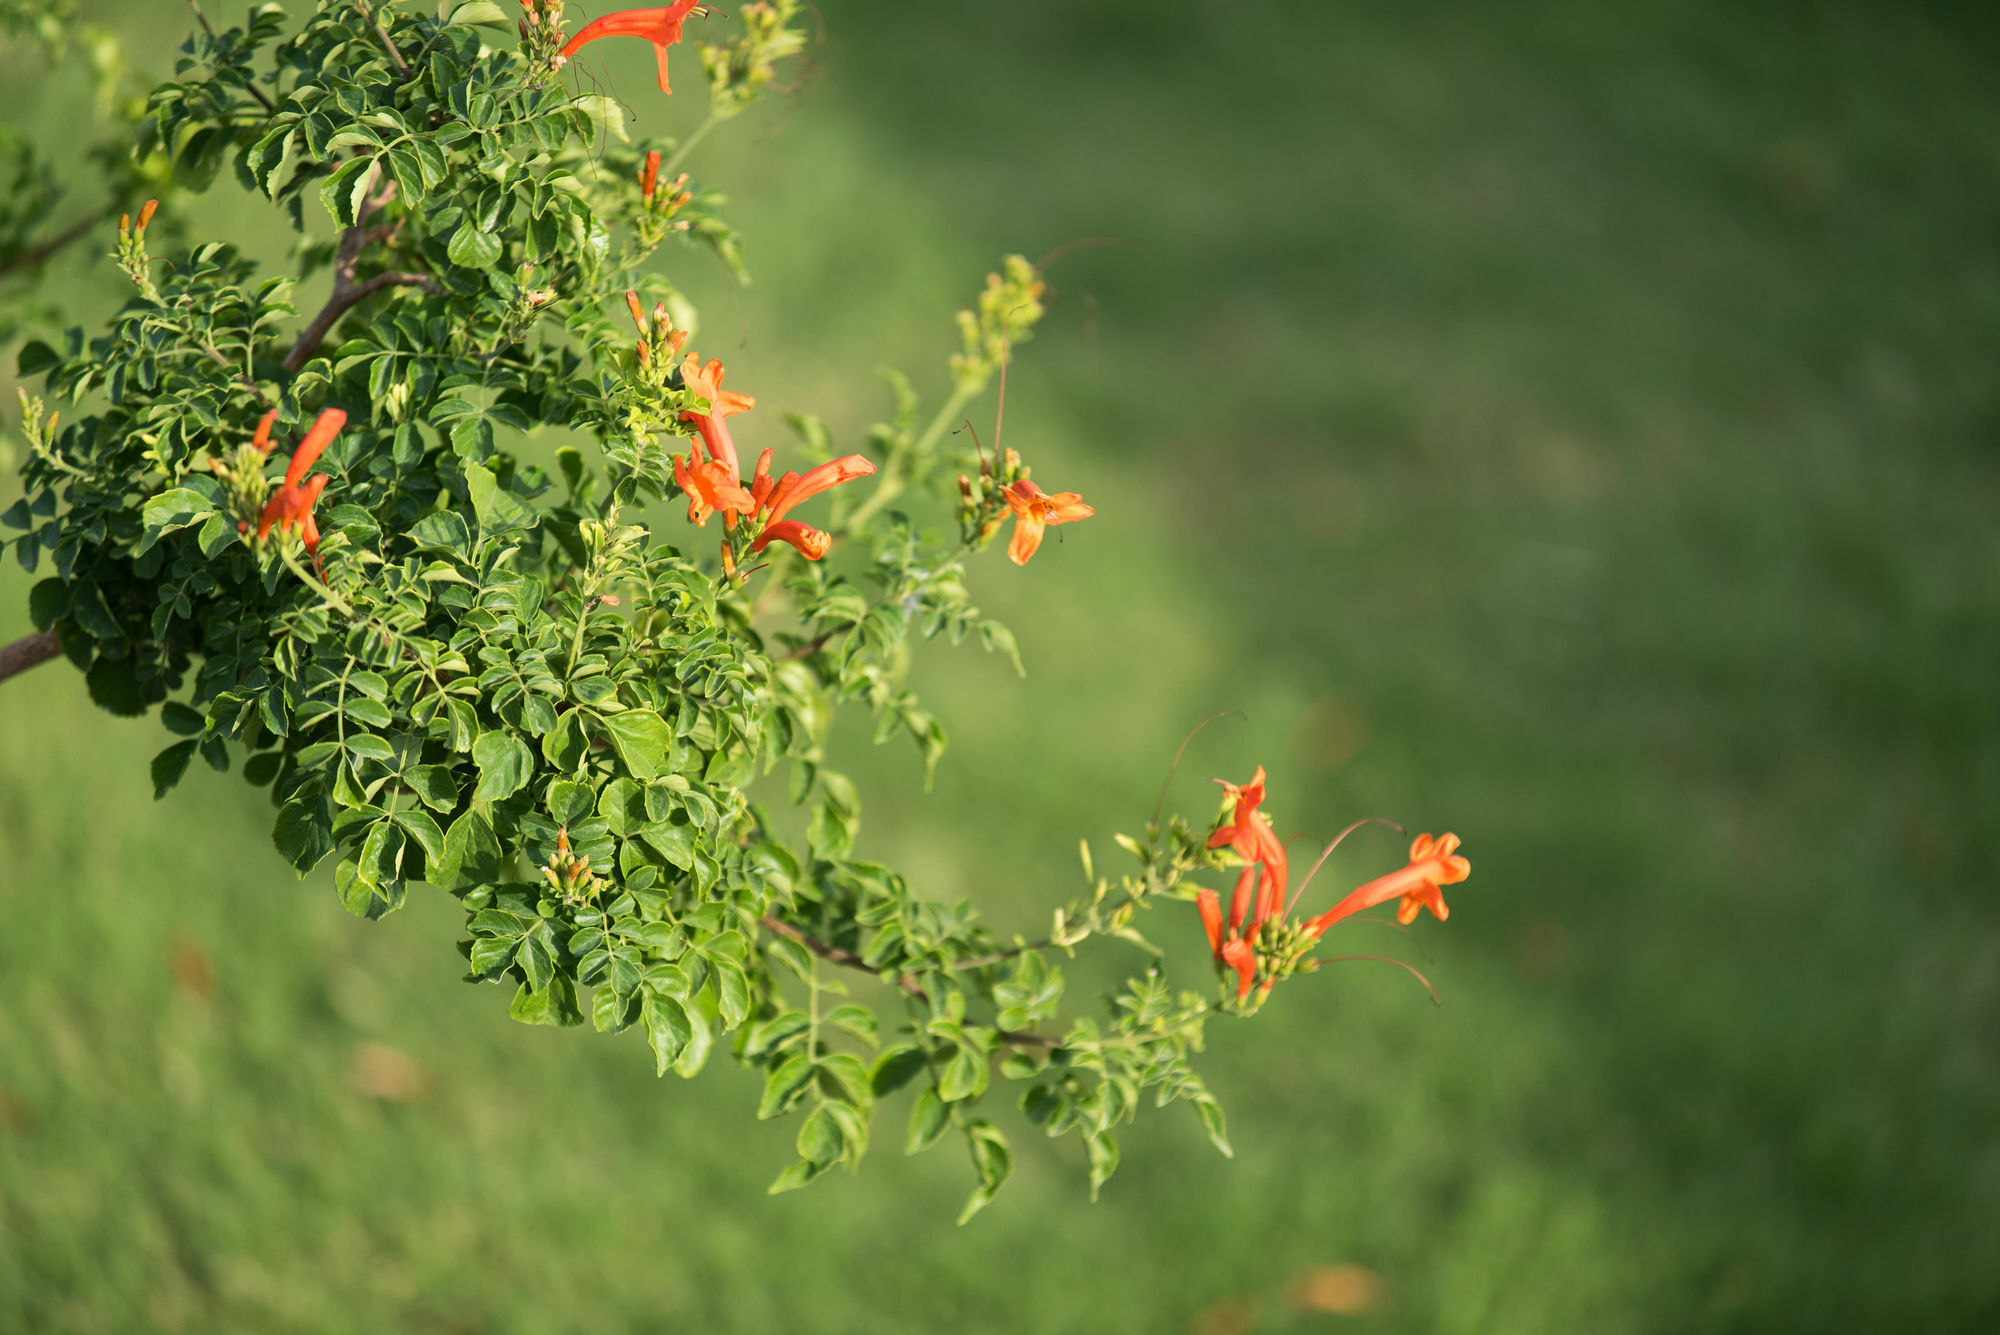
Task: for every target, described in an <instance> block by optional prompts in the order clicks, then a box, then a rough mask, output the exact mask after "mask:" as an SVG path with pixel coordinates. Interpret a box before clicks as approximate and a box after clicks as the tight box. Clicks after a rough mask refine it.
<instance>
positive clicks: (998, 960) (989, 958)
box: [953, 938, 1055, 972]
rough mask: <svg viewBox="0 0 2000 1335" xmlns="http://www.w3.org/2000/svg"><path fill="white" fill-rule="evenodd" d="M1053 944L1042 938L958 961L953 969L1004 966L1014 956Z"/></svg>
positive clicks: (963, 969)
mask: <svg viewBox="0 0 2000 1335" xmlns="http://www.w3.org/2000/svg"><path fill="white" fill-rule="evenodd" d="M1054 944H1055V941H1054V940H1052V939H1049V938H1044V939H1042V940H1040V941H1030V942H1028V944H1026V945H1025V946H1009V947H1008V948H1007V949H1005V950H995V951H992V952H991V953H989V954H985V955H974V956H973V957H972V958H971V959H969V960H960V961H959V962H958V963H957V964H956V965H955V966H953V967H955V968H957V969H959V970H960V971H961V972H962V971H965V970H968V969H984V968H985V967H986V966H987V965H989V964H1005V963H1006V962H1007V961H1008V960H1011V959H1013V958H1014V957H1015V956H1016V955H1025V954H1027V953H1028V952H1029V951H1031V950H1047V949H1048V948H1049V947H1050V946H1052V945H1054Z"/></svg>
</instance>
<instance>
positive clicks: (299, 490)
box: [252, 408, 347, 565]
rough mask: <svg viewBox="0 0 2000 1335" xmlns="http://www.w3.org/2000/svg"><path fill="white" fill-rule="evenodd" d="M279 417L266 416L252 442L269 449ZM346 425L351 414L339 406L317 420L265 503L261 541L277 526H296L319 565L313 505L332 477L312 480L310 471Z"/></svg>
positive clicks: (317, 475) (259, 523) (260, 524)
mask: <svg viewBox="0 0 2000 1335" xmlns="http://www.w3.org/2000/svg"><path fill="white" fill-rule="evenodd" d="M275 417H276V414H275V413H267V414H266V415H265V417H264V420H263V421H262V422H260V423H259V424H258V427H257V437H258V439H257V440H256V441H253V442H252V443H253V444H259V443H262V444H263V448H264V449H265V450H267V451H268V450H269V448H270V446H269V443H268V442H269V440H270V428H271V423H272V421H273V420H275ZM345 425H347V414H346V413H345V412H342V411H341V410H340V409H338V408H328V409H327V410H326V411H325V412H323V413H321V414H320V415H319V417H318V419H317V420H316V421H314V422H313V424H312V429H311V430H309V431H307V432H306V434H305V439H304V440H301V441H300V442H299V447H298V449H296V450H294V451H292V460H291V463H290V464H289V465H288V466H287V467H286V469H285V480H284V483H283V484H282V485H281V486H279V488H278V489H277V490H276V491H274V492H272V493H271V498H270V499H269V500H268V501H266V502H265V503H264V510H263V513H261V514H260V515H258V516H257V537H258V539H259V540H260V541H261V540H262V539H264V538H266V537H268V536H270V533H271V530H272V529H273V528H275V529H277V530H278V531H279V532H280V533H283V532H285V531H286V530H288V529H296V530H298V533H299V537H300V538H301V539H302V540H303V541H304V543H305V548H306V555H308V556H310V557H312V559H313V562H314V564H315V565H316V564H318V562H319V525H318V523H316V522H315V521H314V519H313V513H312V510H313V504H314V503H315V502H316V501H318V500H319V497H320V493H321V492H323V491H325V490H326V484H327V483H328V482H329V481H331V479H330V478H328V477H327V475H326V474H325V473H315V474H314V475H313V476H312V478H311V479H310V480H308V479H307V478H306V470H307V469H308V468H311V467H312V466H313V464H314V463H315V462H317V461H318V459H319V456H320V455H321V453H323V452H324V451H325V449H326V447H327V446H328V445H330V444H332V443H333V438H334V437H335V436H337V435H339V434H340V429H341V427H343V426H345Z"/></svg>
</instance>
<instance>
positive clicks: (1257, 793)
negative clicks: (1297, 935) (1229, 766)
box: [1208, 765, 1288, 920]
mask: <svg viewBox="0 0 2000 1335" xmlns="http://www.w3.org/2000/svg"><path fill="white" fill-rule="evenodd" d="M1217 782H1219V783H1222V787H1223V791H1225V792H1227V793H1228V794H1229V795H1230V796H1231V797H1233V798H1235V799H1236V810H1235V812H1234V813H1233V815H1232V817H1231V819H1230V821H1229V822H1228V823H1227V824H1225V825H1223V826H1222V827H1221V828H1219V829H1217V830H1216V832H1215V833H1214V834H1212V835H1210V836H1209V839H1208V846H1209V847H1210V848H1224V847H1227V848H1230V849H1233V850H1235V852H1236V855H1237V856H1238V857H1240V858H1242V859H1243V860H1244V861H1246V862H1253V863H1260V864H1262V866H1263V871H1264V876H1265V878H1266V880H1265V885H1264V888H1263V891H1262V893H1260V894H1259V895H1258V905H1259V908H1260V910H1263V908H1264V906H1265V905H1266V904H1267V903H1269V902H1272V901H1278V900H1282V899H1283V898H1284V897H1285V878H1286V876H1287V875H1288V873H1287V870H1286V866H1285V846H1284V845H1283V844H1282V843H1280V842H1279V841H1278V836H1277V834H1276V833H1275V832H1274V831H1273V830H1272V829H1271V822H1270V821H1269V819H1267V818H1266V817H1265V815H1264V813H1263V812H1261V811H1259V810H1258V809H1257V808H1258V807H1260V806H1262V805H1263V803H1264V767H1263V766H1262V765H1259V766H1258V767H1257V773H1256V774H1255V775H1254V776H1252V777H1251V780H1250V782H1248V783H1246V784H1244V785H1242V786H1241V787H1238V786H1237V785H1236V784H1233V783H1228V782H1225V781H1222V780H1217ZM1246 874H1247V870H1246ZM1237 893H1238V895H1239V897H1240V896H1241V895H1242V894H1243V889H1242V886H1241V884H1240V883H1239V886H1238V891H1237ZM1258 916H1259V919H1260V920H1261V919H1262V918H1264V917H1268V916H1269V913H1268V912H1264V911H1260V913H1259V915H1258Z"/></svg>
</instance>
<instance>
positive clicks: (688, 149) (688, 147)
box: [660, 111, 722, 176]
mask: <svg viewBox="0 0 2000 1335" xmlns="http://www.w3.org/2000/svg"><path fill="white" fill-rule="evenodd" d="M720 124H722V118H721V117H720V116H718V115H716V114H715V113H714V112H713V111H711V112H709V113H708V115H707V116H706V117H705V118H704V119H703V120H702V122H701V124H699V125H697V126H695V127H694V133H693V134H691V135H689V136H688V137H687V138H686V139H684V140H682V141H681V145H680V147H679V148H676V149H675V150H674V153H673V156H672V157H670V158H668V159H667V160H666V161H665V162H663V163H661V164H660V175H661V176H672V175H673V174H674V171H675V169H676V168H678V167H679V166H680V165H681V162H682V160H683V159H684V158H686V157H687V155H688V154H690V153H692V152H694V150H695V145H697V144H699V143H700V142H701V141H702V140H704V139H706V138H708V132H709V131H710V130H713V129H714V128H715V127H716V126H718V125H720Z"/></svg>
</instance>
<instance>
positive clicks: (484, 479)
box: [464, 460, 536, 538]
mask: <svg viewBox="0 0 2000 1335" xmlns="http://www.w3.org/2000/svg"><path fill="white" fill-rule="evenodd" d="M464 467H465V486H466V490H467V491H469V492H470V493H471V495H472V512H473V514H474V515H476V516H477V517H478V519H479V531H480V532H481V533H483V534H485V535H486V536H487V537H489V538H490V537H493V536H494V535H496V534H500V533H513V532H517V531H518V530H521V529H529V528H533V527H534V526H535V524H536V518H535V512H534V511H533V510H532V509H530V508H529V507H528V503H527V502H526V501H524V500H522V499H521V498H520V497H519V496H516V495H515V494H514V493H513V492H511V491H508V490H506V489H505V488H504V487H502V486H501V485H500V483H499V482H498V481H497V480H496V479H495V478H494V476H493V474H492V472H491V471H490V470H489V469H487V468H486V467H485V466H484V465H483V464H478V463H474V462H472V461H470V460H467V461H466V463H465V465H464Z"/></svg>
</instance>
